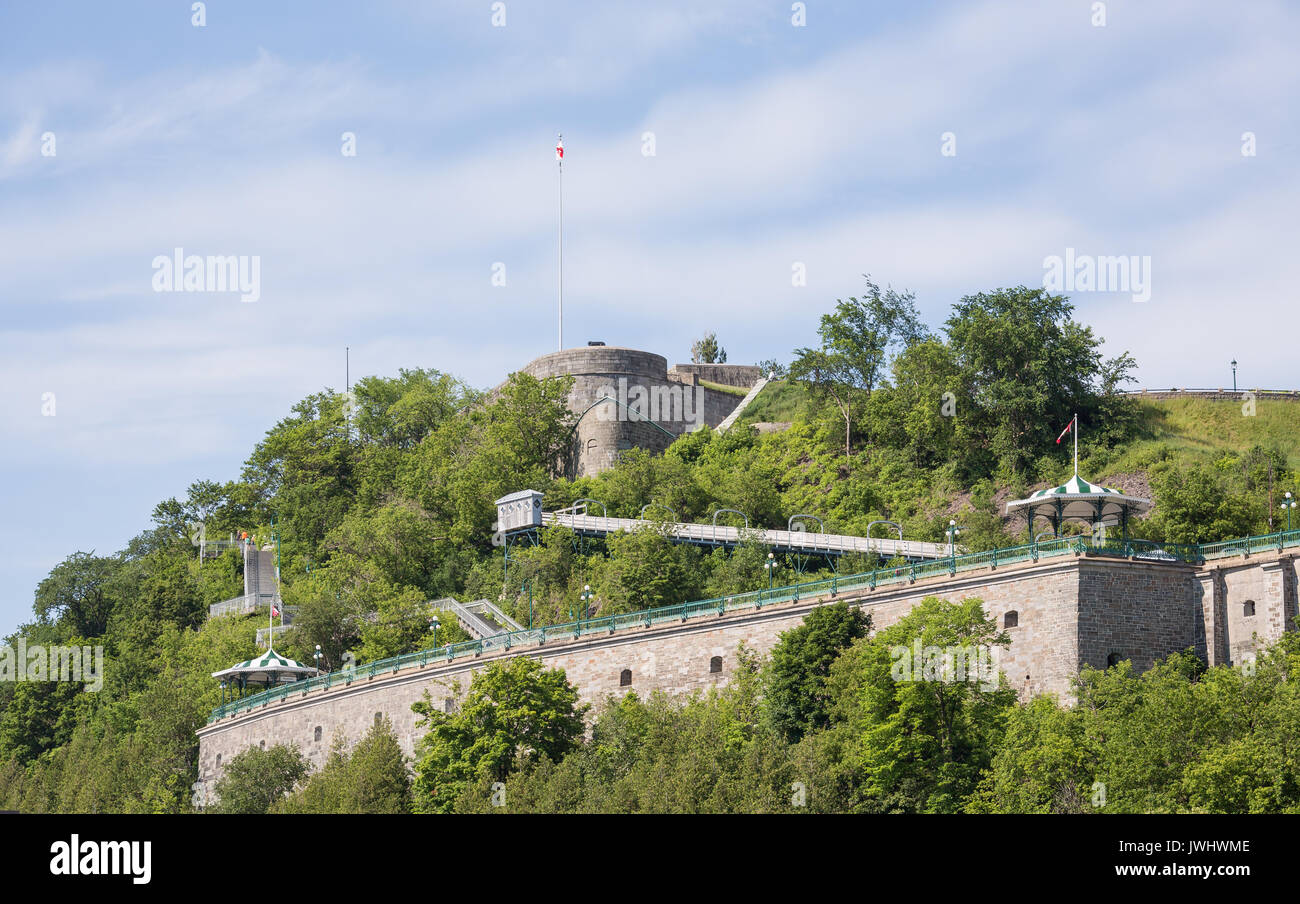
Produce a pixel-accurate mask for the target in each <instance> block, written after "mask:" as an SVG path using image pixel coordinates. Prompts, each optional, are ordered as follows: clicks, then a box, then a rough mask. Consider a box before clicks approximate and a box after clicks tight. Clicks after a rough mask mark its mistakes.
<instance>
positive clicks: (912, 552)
mask: <svg viewBox="0 0 1300 904" xmlns="http://www.w3.org/2000/svg"><path fill="white" fill-rule="evenodd" d="M541 523H542V524H543V525H545V526H551V525H557V524H558V525H562V526H564V527H567V528H569V529H570V530H571V531H573V532H574V533H576V534H580V535H582V536H586V537H606V536H608V535H609V534H614V533H618V532H620V531H635V530H641V529H643V528H648V527H653V526H656V525H657V524H658V523H659V522H656V521H650V520H646V519H641V518H608V517H605V516H603V515H589V514H586V513H585V512H573V511H567V512H566V511H559V512H542V513H541ZM527 529H528V528H527V527H524V528H519V529H518V530H520V531H522V530H527ZM667 529H668V531H669V533H670V534H671V535H672V537H673V538H674V539H676V540H678V541H680V542H682V543H692V544H695V545H698V546H724V547H728V548H731V547H735V546H739V545H740V544H741V543H742V542H743V541H745V540H747V539H750V540H753V541H755V542H758V543H761V544H763V545H765V546H768V547H770V548H771V549H774V550H776V551H778V552H792V553H801V554H809V555H835V556H839V555H844V554H845V553H851V552H857V553H872V552H874V553H876V554H877V555H878V556H880V558H881V559H884V560H889V559H893V558H895V557H901V558H903V559H906V560H907V561H909V562H920V561H925V560H929V559H943V558H947V557H948V556H949V550H948V546H947V544H945V543H925V542H922V541H920V540H894V539H888V538H871V537H852V536H848V535H846V534H823V533H815V532H812V531H802V530H765V529H754V530H747V529H745V528H739V527H729V526H727V525H725V524H689V523H683V522H669V523H668V525H667Z"/></svg>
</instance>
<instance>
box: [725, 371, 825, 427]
mask: <svg viewBox="0 0 1300 904" xmlns="http://www.w3.org/2000/svg"><path fill="white" fill-rule="evenodd" d="M807 407H808V391H807V390H806V389H804V388H803V387H802V386H799V385H797V384H794V383H791V382H789V381H784V380H773V381H772V382H771V383H768V384H767V385H766V386H764V387H763V391H762V392H760V393H759V394H758V397H757V398H755V399H754V401H752V402H750V403H749V407H748V408H746V409H745V413H744V414H742V415H741V416H740V423H742V424H752V423H754V422H755V421H763V422H774V423H781V422H785V421H793V420H794V419H795V416H796V415H797V414H798V413H799V412H800V411H804V410H807Z"/></svg>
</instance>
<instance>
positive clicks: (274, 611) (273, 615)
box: [271, 603, 280, 618]
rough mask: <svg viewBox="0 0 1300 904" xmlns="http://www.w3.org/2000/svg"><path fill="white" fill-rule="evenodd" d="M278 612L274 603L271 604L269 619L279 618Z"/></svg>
mask: <svg viewBox="0 0 1300 904" xmlns="http://www.w3.org/2000/svg"><path fill="white" fill-rule="evenodd" d="M279 617H280V610H279V609H277V608H276V605H275V603H272V604H271V618H279Z"/></svg>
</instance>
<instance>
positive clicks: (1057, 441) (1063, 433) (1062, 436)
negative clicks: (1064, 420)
mask: <svg viewBox="0 0 1300 904" xmlns="http://www.w3.org/2000/svg"><path fill="white" fill-rule="evenodd" d="M1078 418H1079V416H1078V415H1077V414H1076V415H1075V416H1074V417H1072V418H1070V423H1068V424H1066V425H1065V429H1064V430H1062V431H1061V435H1060V436H1058V437H1057V438H1056V444H1057V445H1058V446H1059V445H1060V444H1061V440H1063V439H1065V434H1067V433H1069V432H1070V428H1071V427H1073V426H1074V422H1075V421H1076V420H1078Z"/></svg>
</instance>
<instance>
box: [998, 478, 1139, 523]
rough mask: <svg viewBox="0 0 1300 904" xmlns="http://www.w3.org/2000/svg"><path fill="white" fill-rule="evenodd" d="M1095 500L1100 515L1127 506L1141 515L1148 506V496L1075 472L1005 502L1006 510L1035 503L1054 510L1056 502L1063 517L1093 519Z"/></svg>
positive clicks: (1111, 512) (1095, 511)
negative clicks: (1106, 484)
mask: <svg viewBox="0 0 1300 904" xmlns="http://www.w3.org/2000/svg"><path fill="white" fill-rule="evenodd" d="M1098 504H1100V505H1101V508H1102V514H1103V515H1108V514H1114V513H1116V512H1118V511H1120V510H1122V509H1127V510H1128V513H1129V514H1130V515H1143V514H1146V512H1147V511H1148V510H1150V508H1151V500H1150V499H1143V498H1142V497H1141V496H1130V495H1128V494H1127V493H1124V492H1123V491H1121V490H1116V489H1112V488H1111V487H1104V486H1102V485H1101V484H1099V483H1090V482H1089V481H1087V480H1084V479H1083V478H1082V477H1080V476H1079V475H1078V474H1075V475H1074V476H1073V477H1071V478H1070V479H1069V480H1067V481H1066V482H1065V483H1063V484H1061V485H1060V486H1059V487H1048V488H1047V489H1045V490H1039V491H1038V492H1036V493H1031V494H1030V495H1029V496H1027V497H1026V498H1024V499H1016V500H1014V501H1012V502H1008V503H1007V511H1008V512H1010V511H1011V510H1012V509H1017V508H1036V507H1038V506H1043V507H1044V508H1045V509H1046V508H1048V507H1050V508H1051V509H1052V510H1053V511H1056V510H1057V507H1058V506H1059V507H1060V512H1061V515H1062V517H1065V518H1092V519H1095V518H1096V517H1097V506H1098Z"/></svg>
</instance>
